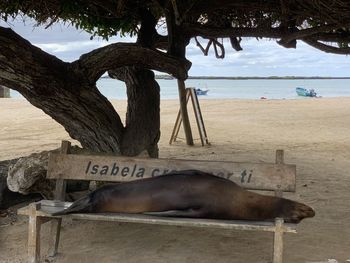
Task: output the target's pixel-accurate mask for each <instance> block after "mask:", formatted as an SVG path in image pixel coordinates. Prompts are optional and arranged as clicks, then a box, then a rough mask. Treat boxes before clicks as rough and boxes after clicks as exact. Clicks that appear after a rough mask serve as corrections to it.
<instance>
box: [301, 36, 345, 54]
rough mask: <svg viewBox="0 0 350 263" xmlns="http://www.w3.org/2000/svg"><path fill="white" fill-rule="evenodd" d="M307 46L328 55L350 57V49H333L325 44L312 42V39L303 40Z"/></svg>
mask: <svg viewBox="0 0 350 263" xmlns="http://www.w3.org/2000/svg"><path fill="white" fill-rule="evenodd" d="M302 40H303V41H304V42H305V43H306V44H308V45H310V46H312V47H314V48H317V49H319V50H321V51H324V52H326V53H333V54H339V55H349V54H350V47H333V46H329V45H326V44H323V43H321V42H318V41H315V40H310V39H307V38H306V39H302Z"/></svg>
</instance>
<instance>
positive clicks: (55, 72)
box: [0, 27, 124, 153]
mask: <svg viewBox="0 0 350 263" xmlns="http://www.w3.org/2000/svg"><path fill="white" fill-rule="evenodd" d="M0 45H1V46H2V48H1V49H0V84H2V85H5V86H7V87H9V88H11V89H14V90H17V91H18V92H20V93H21V94H22V95H23V96H24V97H25V98H26V99H27V100H28V101H29V102H30V103H31V104H33V105H34V106H36V107H38V108H40V109H42V110H43V111H44V112H45V113H47V114H48V115H50V116H51V117H52V118H53V119H55V120H56V121H57V122H58V123H60V124H62V125H63V126H64V127H65V129H66V130H67V132H68V133H69V135H70V136H71V137H72V138H73V139H76V140H78V141H79V142H80V143H81V144H82V146H83V147H85V148H88V149H92V150H95V151H106V152H116V153H120V143H121V141H122V135H123V131H124V126H123V124H122V121H121V119H120V117H119V115H118V113H117V112H116V111H115V109H114V107H113V106H112V104H111V103H110V102H109V101H108V100H107V99H106V98H105V97H104V96H102V95H101V93H100V92H99V91H98V89H97V87H96V85H95V83H90V82H89V80H88V79H87V78H86V76H85V75H84V74H83V73H82V72H79V71H72V70H71V68H70V64H69V63H65V62H63V61H61V60H59V59H58V58H56V57H54V56H52V55H50V54H47V53H46V52H44V51H42V50H41V49H39V48H37V47H35V46H33V45H31V44H30V43H29V42H28V41H27V40H25V39H23V38H22V37H20V36H19V35H17V34H16V33H15V32H13V31H12V30H11V29H6V28H3V27H0ZM82 131H83V132H82ZM96 131H100V132H96Z"/></svg>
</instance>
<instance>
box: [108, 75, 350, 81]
mask: <svg viewBox="0 0 350 263" xmlns="http://www.w3.org/2000/svg"><path fill="white" fill-rule="evenodd" d="M102 78H107V79H108V78H110V77H109V76H104V77H102ZM155 78H156V79H165V80H172V79H175V78H173V77H172V76H169V75H156V77H155ZM188 79H210V80H211V79H227V80H251V79H252V80H254V79H267V80H275V79H276V80H295V79H350V77H320V76H314V77H306V76H284V77H278V76H269V77H253V76H252V77H224V76H189V77H188Z"/></svg>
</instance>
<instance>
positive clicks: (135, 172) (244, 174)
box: [85, 161, 253, 183]
mask: <svg viewBox="0 0 350 263" xmlns="http://www.w3.org/2000/svg"><path fill="white" fill-rule="evenodd" d="M176 171H178V170H175V169H167V168H161V167H158V168H149V167H144V166H143V165H140V164H137V163H135V164H124V165H121V164H118V163H117V162H114V163H112V164H109V165H107V164H105V165H100V164H94V163H92V161H89V162H88V164H87V166H86V168H85V174H86V175H90V176H96V177H97V176H101V177H103V176H121V177H136V178H143V177H155V176H159V175H163V174H167V173H171V172H176ZM214 175H216V176H218V177H222V178H226V179H233V177H238V180H239V181H240V182H241V183H250V181H251V178H252V175H253V170H248V171H247V170H242V171H239V172H236V173H234V172H218V173H214Z"/></svg>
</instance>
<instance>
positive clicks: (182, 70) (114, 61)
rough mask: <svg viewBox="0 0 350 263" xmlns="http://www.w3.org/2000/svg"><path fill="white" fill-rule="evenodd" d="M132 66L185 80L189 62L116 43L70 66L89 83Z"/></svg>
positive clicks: (152, 50) (130, 45) (87, 55)
mask: <svg viewBox="0 0 350 263" xmlns="http://www.w3.org/2000/svg"><path fill="white" fill-rule="evenodd" d="M132 65H138V66H142V67H145V68H149V69H155V70H158V71H162V72H167V73H169V74H171V75H173V76H174V77H176V78H178V79H186V78H187V71H188V70H189V68H190V67H191V62H189V61H188V60H185V59H178V58H175V57H173V56H170V55H167V54H165V53H163V52H160V51H158V50H154V49H149V48H144V47H141V46H139V45H137V44H133V43H116V44H111V45H108V46H105V47H102V48H99V49H96V50H94V51H92V52H90V53H87V54H84V55H82V56H81V57H80V59H79V60H77V61H75V62H73V63H72V66H73V67H76V68H77V69H78V70H82V71H83V72H84V73H85V74H86V75H87V76H88V77H89V79H90V81H96V80H97V79H98V78H99V77H100V76H101V75H102V74H103V73H104V72H106V71H108V70H110V69H115V68H117V67H124V66H132Z"/></svg>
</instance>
